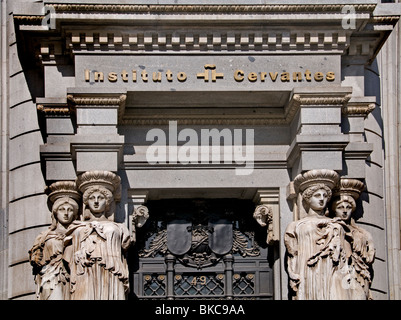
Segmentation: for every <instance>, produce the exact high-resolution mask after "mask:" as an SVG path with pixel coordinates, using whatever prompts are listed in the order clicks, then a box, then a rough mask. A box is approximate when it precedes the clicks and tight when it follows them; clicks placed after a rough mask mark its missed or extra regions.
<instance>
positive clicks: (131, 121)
mask: <svg viewBox="0 0 401 320" xmlns="http://www.w3.org/2000/svg"><path fill="white" fill-rule="evenodd" d="M172 120H174V121H177V122H178V124H179V125H277V126H282V125H288V122H287V120H286V119H284V118H277V119H275V118H261V117H259V118H246V117H240V118H232V117H226V118H222V117H219V118H217V117H215V118H214V117H191V116H189V115H188V116H185V117H183V116H178V115H177V116H174V117H171V116H170V117H169V118H148V117H132V118H126V117H123V118H122V119H121V120H120V121H119V124H120V125H137V126H145V125H168V124H169V121H172Z"/></svg>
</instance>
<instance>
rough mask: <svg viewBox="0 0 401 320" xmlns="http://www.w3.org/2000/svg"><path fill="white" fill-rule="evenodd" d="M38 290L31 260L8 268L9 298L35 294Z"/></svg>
mask: <svg viewBox="0 0 401 320" xmlns="http://www.w3.org/2000/svg"><path fill="white" fill-rule="evenodd" d="M35 290H36V285H35V281H34V279H33V275H32V267H31V265H30V264H29V262H25V263H20V264H17V265H14V266H10V267H9V269H8V298H9V299H12V298H14V297H15V298H17V297H19V296H25V295H28V294H34V293H35Z"/></svg>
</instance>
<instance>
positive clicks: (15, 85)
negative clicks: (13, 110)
mask: <svg viewBox="0 0 401 320" xmlns="http://www.w3.org/2000/svg"><path fill="white" fill-rule="evenodd" d="M9 81H10V82H9V83H10V95H9V97H10V99H9V104H10V106H11V107H13V106H15V105H17V104H20V103H22V102H26V101H28V100H32V95H31V92H30V91H29V88H28V85H27V80H26V78H25V74H24V73H23V72H20V73H17V74H15V75H14V76H13V77H10V80H9Z"/></svg>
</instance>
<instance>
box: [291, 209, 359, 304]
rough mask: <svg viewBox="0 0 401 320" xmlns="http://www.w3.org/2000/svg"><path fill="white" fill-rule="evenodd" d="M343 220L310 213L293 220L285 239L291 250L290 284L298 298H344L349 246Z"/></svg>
mask: <svg viewBox="0 0 401 320" xmlns="http://www.w3.org/2000/svg"><path fill="white" fill-rule="evenodd" d="M344 225H345V224H344V223H343V222H341V221H340V220H338V219H329V218H327V217H325V216H319V215H317V214H311V215H308V216H306V217H305V218H303V219H301V220H298V221H294V222H292V223H290V224H289V225H288V227H287V229H286V232H285V238H284V242H285V245H286V247H287V252H288V274H289V277H290V286H291V288H292V289H293V290H294V291H295V293H296V296H295V298H296V299H298V300H332V299H345V298H346V297H343V294H344V291H343V290H342V280H343V278H344V276H345V275H346V273H347V272H348V268H347V264H346V263H347V259H348V257H349V256H350V251H351V250H350V246H349V243H348V242H347V241H346V240H345V230H344V228H343V227H344Z"/></svg>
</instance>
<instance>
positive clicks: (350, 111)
mask: <svg viewBox="0 0 401 320" xmlns="http://www.w3.org/2000/svg"><path fill="white" fill-rule="evenodd" d="M375 108H376V104H375V103H369V104H366V103H365V104H354V103H349V104H348V105H346V106H343V107H342V109H341V112H342V113H343V114H345V115H347V116H363V117H365V118H366V117H367V116H368V115H369V114H370V113H371V112H372V111H373V110H374V109H375Z"/></svg>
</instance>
